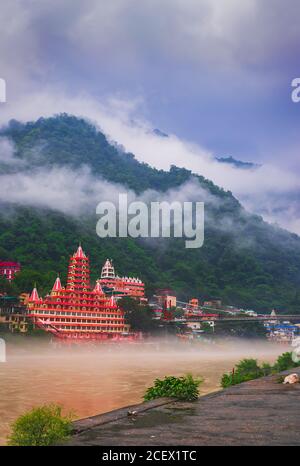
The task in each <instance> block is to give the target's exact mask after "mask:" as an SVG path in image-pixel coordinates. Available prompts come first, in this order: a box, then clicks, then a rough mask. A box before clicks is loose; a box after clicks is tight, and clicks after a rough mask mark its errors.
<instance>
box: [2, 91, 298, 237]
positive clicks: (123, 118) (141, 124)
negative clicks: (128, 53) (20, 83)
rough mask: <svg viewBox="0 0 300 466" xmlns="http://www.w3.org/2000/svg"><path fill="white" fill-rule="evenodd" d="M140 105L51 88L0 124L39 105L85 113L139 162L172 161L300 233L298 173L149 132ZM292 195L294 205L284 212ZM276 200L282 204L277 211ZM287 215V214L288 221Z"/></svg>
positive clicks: (46, 110) (35, 112) (33, 112)
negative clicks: (233, 161)
mask: <svg viewBox="0 0 300 466" xmlns="http://www.w3.org/2000/svg"><path fill="white" fill-rule="evenodd" d="M141 105H143V101H142V100H141V99H136V100H134V101H126V100H122V99H120V98H116V97H113V98H111V99H107V100H106V102H102V103H99V102H96V101H95V100H94V99H92V98H91V97H89V96H87V95H81V96H77V97H73V98H72V99H71V98H68V97H67V96H66V95H65V94H61V93H59V91H57V92H53V91H51V90H50V91H49V92H44V93H37V94H34V95H33V94H31V95H30V96H26V97H25V98H24V99H23V100H22V105H20V106H19V107H18V111H16V110H15V109H13V110H12V112H11V114H10V111H11V110H10V109H9V108H7V109H5V112H3V113H2V115H1V118H2V122H3V123H4V122H5V121H7V120H8V119H9V118H11V117H14V118H17V119H19V120H21V121H27V120H30V119H36V118H38V117H39V116H40V113H41V108H42V109H43V115H44V116H50V115H53V114H55V113H59V112H68V113H70V114H73V115H77V116H83V117H85V118H87V119H89V120H90V121H91V122H92V123H94V124H95V125H96V126H97V127H98V128H99V129H100V130H102V131H103V132H104V133H105V134H106V135H107V136H108V138H109V139H110V140H111V142H114V141H115V142H117V143H118V144H121V145H122V146H123V147H124V149H125V150H126V151H128V152H132V153H133V154H135V156H136V158H137V159H138V160H139V161H141V162H146V163H148V164H149V165H151V166H154V167H157V168H160V169H164V170H168V169H169V168H170V166H171V165H176V166H178V167H185V168H187V169H190V170H192V171H193V172H194V173H197V174H200V175H202V176H204V177H206V178H207V179H209V180H212V181H213V182H214V183H215V184H217V185H218V186H220V187H222V188H224V189H225V190H230V191H232V192H233V194H234V195H235V196H236V197H237V198H238V199H239V200H240V201H241V202H242V203H243V204H244V205H245V206H246V207H247V208H249V210H250V211H252V212H255V213H258V214H261V215H263V216H264V217H265V218H266V219H267V220H268V221H272V222H277V223H279V224H280V225H282V226H284V227H287V228H290V229H291V230H292V231H295V232H297V233H300V230H298V218H299V215H298V209H297V208H296V207H297V204H298V194H299V193H300V180H299V177H298V176H297V173H296V172H293V171H289V170H288V169H284V168H282V167H280V166H279V167H278V166H276V165H275V164H274V165H271V164H265V165H262V166H261V167H259V168H256V169H254V170H240V169H238V168H235V167H233V166H230V165H228V166H227V165H225V164H220V163H218V162H217V161H216V160H215V157H214V154H212V153H211V152H210V151H208V150H206V149H205V148H203V147H201V146H199V145H198V144H192V143H189V142H188V141H185V140H182V139H180V138H178V137H177V136H176V135H172V134H170V135H169V137H167V138H162V137H160V136H159V135H157V134H155V133H153V131H152V130H153V124H151V123H150V122H149V121H147V120H146V119H145V118H142V117H139V111H140V106H141ZM1 118H0V121H1ZM54 178H55V180H56V181H55V182H56V184H57V183H58V181H59V180H60V181H61V183H62V186H64V181H63V178H64V176H57V177H56V176H54ZM46 179H47V176H46ZM71 179H72V177H71ZM83 179H84V178H83ZM34 182H35V180H32V183H34ZM28 183H29V180H28ZM28 183H27V184H26V186H28ZM57 186H58V184H57ZM70 186H71V185H70ZM37 192H38V190H37ZM55 195H56V196H58V194H55ZM291 198H293V204H294V207H293V208H289V209H288V210H287V207H288V206H289V207H290V200H291ZM279 200H280V202H281V204H283V205H284V206H285V207H284V208H281V209H278V202H279ZM289 215H291V217H290V218H289V219H288V218H287V217H288V216H289Z"/></svg>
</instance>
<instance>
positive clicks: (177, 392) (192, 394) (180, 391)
mask: <svg viewBox="0 0 300 466" xmlns="http://www.w3.org/2000/svg"><path fill="white" fill-rule="evenodd" d="M201 382H202V379H200V378H194V377H193V376H192V375H191V374H187V375H185V376H183V377H173V376H168V377H165V378H164V379H156V380H155V381H154V385H153V386H152V387H150V388H148V389H147V391H146V393H145V395H144V400H145V401H149V400H153V399H155V398H161V397H170V398H177V399H178V400H182V401H195V400H197V398H198V396H199V385H200V384H201Z"/></svg>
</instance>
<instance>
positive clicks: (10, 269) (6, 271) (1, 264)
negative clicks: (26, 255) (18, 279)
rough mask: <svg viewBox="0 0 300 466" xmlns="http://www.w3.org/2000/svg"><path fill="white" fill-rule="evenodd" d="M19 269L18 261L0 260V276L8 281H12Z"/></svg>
mask: <svg viewBox="0 0 300 466" xmlns="http://www.w3.org/2000/svg"><path fill="white" fill-rule="evenodd" d="M20 270H21V265H20V264H19V262H12V261H0V276H2V277H3V278H6V279H7V280H8V281H12V280H13V279H14V278H15V275H16V273H18V272H20Z"/></svg>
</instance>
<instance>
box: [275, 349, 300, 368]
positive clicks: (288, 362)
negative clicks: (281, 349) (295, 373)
mask: <svg viewBox="0 0 300 466" xmlns="http://www.w3.org/2000/svg"><path fill="white" fill-rule="evenodd" d="M298 365H299V364H297V363H295V362H294V361H293V359H292V353H289V352H286V353H283V354H281V355H280V356H278V359H277V361H276V362H275V365H274V370H275V371H276V372H281V371H286V370H287V369H292V368H293V367H297V366H298Z"/></svg>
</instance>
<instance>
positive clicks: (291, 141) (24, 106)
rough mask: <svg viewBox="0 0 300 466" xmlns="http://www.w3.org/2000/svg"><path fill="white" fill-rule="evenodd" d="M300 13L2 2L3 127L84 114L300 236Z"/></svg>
mask: <svg viewBox="0 0 300 466" xmlns="http://www.w3.org/2000/svg"><path fill="white" fill-rule="evenodd" d="M299 17H300V3H299V1H298V0H286V1H284V2H283V1H282V0H243V1H240V0H163V1H162V0H159V1H158V0H113V1H111V2H108V1H105V0H85V1H84V2H82V1H79V0H42V1H38V0H22V1H21V0H2V2H1V9H0V78H3V79H5V81H6V86H7V102H6V103H5V104H4V103H2V104H1V103H0V123H1V124H5V123H6V122H7V121H8V120H9V119H10V118H15V119H20V120H22V121H27V120H31V119H35V118H38V117H39V116H48V115H52V114H53V113H58V112H63V111H66V112H69V113H73V114H75V115H80V116H84V117H86V118H89V119H90V120H91V121H93V122H94V123H95V124H96V125H97V126H98V127H99V128H100V129H101V130H103V131H104V132H105V133H106V134H107V135H108V137H109V138H111V140H113V141H116V142H118V143H119V144H122V145H123V146H124V148H125V149H126V150H130V151H132V152H133V153H134V154H135V155H136V157H137V158H138V159H139V160H142V161H146V162H148V163H149V164H150V165H153V166H157V167H159V168H164V169H168V168H169V166H170V164H176V165H178V166H185V167H187V168H190V169H192V170H193V171H195V172H196V173H199V174H202V175H204V176H206V177H207V178H209V179H211V180H212V181H214V182H215V183H216V184H218V185H219V186H222V187H224V188H225V189H229V190H231V191H232V192H233V194H234V195H235V196H236V197H237V198H238V199H239V200H240V201H241V202H242V204H243V205H244V206H245V207H246V208H247V209H249V210H251V211H253V212H256V213H258V214H261V215H263V217H264V218H265V219H266V220H268V221H270V222H275V223H279V224H280V225H281V226H283V227H285V228H287V229H289V230H290V231H294V232H297V233H299V234H300V205H299V201H298V199H299V198H300V181H299V180H298V173H299V170H300V157H299V148H300V132H299V121H300V102H299V103H298V104H297V103H294V102H293V101H292V99H291V93H292V87H291V82H292V80H293V79H294V78H296V77H300V28H299ZM153 128H159V129H160V130H161V131H163V132H165V133H167V134H168V135H169V138H161V137H159V136H157V135H153V134H152V129H153ZM3 144H4V145H3V147H4V148H5V144H6V143H5V142H4V143H3ZM0 149H1V148H0ZM0 153H1V151H0ZM5 153H7V151H5V150H4V149H3V150H2V154H5ZM4 156H5V155H3V157H4ZM6 156H7V155H6ZM218 156H223V157H224V156H233V157H235V158H237V159H239V160H244V161H251V162H256V163H259V164H262V167H260V168H259V169H256V170H252V171H249V172H246V171H245V170H243V171H241V170H237V169H234V168H232V167H224V166H223V165H222V166H220V164H218V163H216V162H215V157H218ZM32 183H34V180H32Z"/></svg>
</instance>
